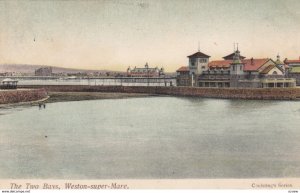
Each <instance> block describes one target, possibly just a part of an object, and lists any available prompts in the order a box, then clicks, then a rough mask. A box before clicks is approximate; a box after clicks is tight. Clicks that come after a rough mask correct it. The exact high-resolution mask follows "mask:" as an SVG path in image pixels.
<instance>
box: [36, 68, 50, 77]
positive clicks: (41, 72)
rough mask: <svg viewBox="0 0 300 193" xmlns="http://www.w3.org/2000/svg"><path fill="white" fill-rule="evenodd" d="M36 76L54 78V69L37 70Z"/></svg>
mask: <svg viewBox="0 0 300 193" xmlns="http://www.w3.org/2000/svg"><path fill="white" fill-rule="evenodd" d="M34 74H35V76H52V67H43V68H39V69H37V70H35V72H34Z"/></svg>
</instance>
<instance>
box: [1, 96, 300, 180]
mask: <svg viewBox="0 0 300 193" xmlns="http://www.w3.org/2000/svg"><path fill="white" fill-rule="evenodd" d="M299 108H300V103H298V102H293V101H285V102H278V101H245V100H239V101H231V100H219V99H197V98H184V97H150V98H131V99H117V100H116V99H113V100H111V99H107V100H93V101H76V102H61V103H52V104H48V105H47V108H46V109H43V110H39V109H38V108H37V107H28V108H24V109H23V110H22V111H18V110H16V109H15V108H13V109H2V110H1V112H2V113H5V115H2V116H0V123H1V124H0V139H1V140H0V147H1V151H0V157H5V158H6V160H2V161H0V171H1V173H0V178H59V179H71V178H72V179H108V178H109V179H111V178H130V179H131V178H147V179H148V178H257V177H272V178H273V177H276V178H277V177H299V176H300V173H299V171H300V170H299V168H300V155H299V149H300V142H299V138H300V130H299V129H298V128H299V125H300V121H299V120H300V119H299V118H300V114H299V113H294V112H295V111H296V112H297V111H299ZM45 136H47V137H45ZM45 166H47V167H45Z"/></svg>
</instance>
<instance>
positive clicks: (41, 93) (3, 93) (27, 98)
mask: <svg viewBox="0 0 300 193" xmlns="http://www.w3.org/2000/svg"><path fill="white" fill-rule="evenodd" d="M47 96H48V95H47V91H46V90H45V89H43V88H39V89H18V90H0V104H9V103H20V102H31V101H38V100H42V99H44V98H47Z"/></svg>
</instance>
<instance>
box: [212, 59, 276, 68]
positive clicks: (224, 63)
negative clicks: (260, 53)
mask: <svg viewBox="0 0 300 193" xmlns="http://www.w3.org/2000/svg"><path fill="white" fill-rule="evenodd" d="M269 60H270V59H269V58H262V59H252V58H251V59H244V60H242V63H243V64H244V71H258V69H259V68H260V67H261V66H262V65H264V64H265V63H266V62H268V61H269ZM231 64H232V60H215V61H211V62H209V63H208V67H209V68H229V67H230V65H231Z"/></svg>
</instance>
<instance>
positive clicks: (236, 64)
mask: <svg viewBox="0 0 300 193" xmlns="http://www.w3.org/2000/svg"><path fill="white" fill-rule="evenodd" d="M243 77H244V63H243V62H242V61H241V59H240V51H239V48H238V47H237V50H236V51H235V53H234V56H233V60H232V63H231V64H230V87H239V80H240V79H243Z"/></svg>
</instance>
